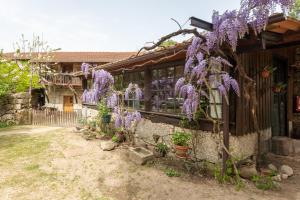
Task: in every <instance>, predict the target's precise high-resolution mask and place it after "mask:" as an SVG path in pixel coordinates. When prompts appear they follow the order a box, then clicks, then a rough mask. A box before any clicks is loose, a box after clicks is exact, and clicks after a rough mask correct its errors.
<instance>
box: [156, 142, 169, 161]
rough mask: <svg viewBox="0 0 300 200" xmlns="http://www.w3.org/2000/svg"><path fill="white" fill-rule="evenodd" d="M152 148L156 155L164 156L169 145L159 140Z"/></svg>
mask: <svg viewBox="0 0 300 200" xmlns="http://www.w3.org/2000/svg"><path fill="white" fill-rule="evenodd" d="M154 150H155V155H156V156H157V157H165V156H166V155H167V153H168V152H169V147H168V146H167V145H166V144H165V143H162V142H160V143H157V144H156V146H155V148H154Z"/></svg>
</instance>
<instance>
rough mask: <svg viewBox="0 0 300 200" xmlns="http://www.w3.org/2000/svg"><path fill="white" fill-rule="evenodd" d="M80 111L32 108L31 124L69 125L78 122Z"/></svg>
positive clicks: (74, 124)
mask: <svg viewBox="0 0 300 200" xmlns="http://www.w3.org/2000/svg"><path fill="white" fill-rule="evenodd" d="M81 117H82V113H81V112H80V111H77V112H64V111H56V110H32V125H37V126H63V127H71V126H76V125H77V124H78V121H79V119H81Z"/></svg>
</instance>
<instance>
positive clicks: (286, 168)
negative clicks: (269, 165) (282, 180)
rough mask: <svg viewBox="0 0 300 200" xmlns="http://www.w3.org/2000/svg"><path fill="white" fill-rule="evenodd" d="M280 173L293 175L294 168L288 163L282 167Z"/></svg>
mask: <svg viewBox="0 0 300 200" xmlns="http://www.w3.org/2000/svg"><path fill="white" fill-rule="evenodd" d="M280 173H281V174H286V175H288V176H292V175H293V174H294V171H293V169H292V168H291V167H290V166H288V165H282V166H281V167H280Z"/></svg>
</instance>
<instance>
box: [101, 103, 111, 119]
mask: <svg viewBox="0 0 300 200" xmlns="http://www.w3.org/2000/svg"><path fill="white" fill-rule="evenodd" d="M99 115H100V117H101V121H102V123H104V124H109V123H110V120H111V114H110V110H109V108H108V107H107V105H106V104H105V103H104V102H103V101H102V102H101V103H100V104H99Z"/></svg>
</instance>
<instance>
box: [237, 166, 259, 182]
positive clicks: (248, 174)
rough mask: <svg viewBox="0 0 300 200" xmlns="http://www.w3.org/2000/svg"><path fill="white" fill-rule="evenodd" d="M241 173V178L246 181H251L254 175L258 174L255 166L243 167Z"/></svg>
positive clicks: (240, 169)
mask: <svg viewBox="0 0 300 200" xmlns="http://www.w3.org/2000/svg"><path fill="white" fill-rule="evenodd" d="M239 172H240V176H241V177H242V178H245V179H251V178H252V177H253V176H254V175H257V174H258V173H257V170H256V168H255V165H249V166H247V165H246V166H241V167H240V168H239Z"/></svg>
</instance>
